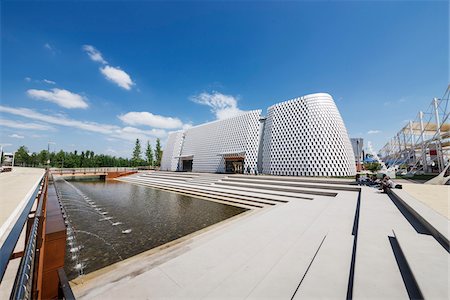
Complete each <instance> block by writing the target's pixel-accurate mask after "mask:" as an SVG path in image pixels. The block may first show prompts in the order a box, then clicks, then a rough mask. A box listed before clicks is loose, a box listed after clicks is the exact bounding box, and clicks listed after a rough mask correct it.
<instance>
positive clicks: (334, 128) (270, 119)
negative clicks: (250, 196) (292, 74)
mask: <svg viewBox="0 0 450 300" xmlns="http://www.w3.org/2000/svg"><path fill="white" fill-rule="evenodd" d="M263 151H264V153H263V173H265V174H273V175H293V176H349V175H354V174H355V172H356V170H355V164H354V157H353V150H352V146H351V144H350V140H349V138H348V134H347V129H346V128H345V125H344V122H343V120H342V117H341V115H340V113H339V111H338V109H337V107H336V104H335V103H334V101H333V98H332V97H331V96H330V95H328V94H324V93H320V94H312V95H307V96H304V97H300V98H295V99H292V100H289V101H286V102H282V103H278V104H275V105H273V106H271V107H269V109H268V114H267V119H266V124H265V130H264V147H263Z"/></svg>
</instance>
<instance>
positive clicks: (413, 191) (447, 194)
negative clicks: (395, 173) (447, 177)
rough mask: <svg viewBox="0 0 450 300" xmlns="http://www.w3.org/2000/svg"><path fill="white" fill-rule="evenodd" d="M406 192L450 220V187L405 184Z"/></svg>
mask: <svg viewBox="0 0 450 300" xmlns="http://www.w3.org/2000/svg"><path fill="white" fill-rule="evenodd" d="M403 189H404V190H405V192H407V193H408V194H410V195H411V196H412V197H414V198H415V199H417V200H419V201H420V202H422V203H423V204H425V205H427V206H428V207H430V208H431V209H433V210H435V211H436V212H437V213H439V214H441V215H442V216H444V217H446V218H447V219H448V220H450V186H448V185H428V184H414V183H405V184H403Z"/></svg>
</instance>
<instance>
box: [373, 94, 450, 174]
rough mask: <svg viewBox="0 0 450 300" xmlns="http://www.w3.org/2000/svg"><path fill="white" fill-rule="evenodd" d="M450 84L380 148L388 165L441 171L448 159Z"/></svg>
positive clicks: (417, 170)
mask: <svg viewBox="0 0 450 300" xmlns="http://www.w3.org/2000/svg"><path fill="white" fill-rule="evenodd" d="M449 98H450V85H449V86H448V87H447V90H446V91H445V93H444V95H443V96H442V97H441V98H434V99H433V100H432V101H431V103H430V105H429V106H428V108H427V110H425V111H419V113H418V114H417V116H416V118H415V119H414V120H410V121H409V122H408V123H407V124H406V125H405V126H404V127H403V128H402V129H401V130H400V131H399V132H397V134H396V135H395V136H394V137H392V138H391V139H390V140H389V142H387V143H386V145H384V147H383V148H381V150H380V156H381V158H382V160H383V161H384V162H385V164H386V166H388V167H396V166H401V165H404V166H406V167H407V169H408V171H409V172H422V173H441V172H442V171H443V170H444V169H445V167H446V165H447V164H448V163H449V159H450V118H449V113H450V108H449Z"/></svg>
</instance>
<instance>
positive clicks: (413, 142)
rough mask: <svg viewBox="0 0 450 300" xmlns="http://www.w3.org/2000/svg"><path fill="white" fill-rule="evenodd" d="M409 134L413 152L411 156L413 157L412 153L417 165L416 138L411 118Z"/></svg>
mask: <svg viewBox="0 0 450 300" xmlns="http://www.w3.org/2000/svg"><path fill="white" fill-rule="evenodd" d="M409 135H410V136H411V152H410V154H409V157H411V155H412V156H413V163H414V165H416V162H417V159H416V143H415V140H414V131H413V122H412V121H411V120H409Z"/></svg>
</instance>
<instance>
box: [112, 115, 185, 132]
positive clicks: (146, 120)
mask: <svg viewBox="0 0 450 300" xmlns="http://www.w3.org/2000/svg"><path fill="white" fill-rule="evenodd" d="M118 118H119V119H120V120H122V121H123V122H124V123H126V124H129V125H147V126H150V127H156V128H166V129H173V128H181V127H182V126H183V122H181V121H180V119H178V118H171V117H164V116H160V115H154V114H152V113H150V112H146V111H142V112H135V111H131V112H129V113H126V114H124V115H120V116H118Z"/></svg>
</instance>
